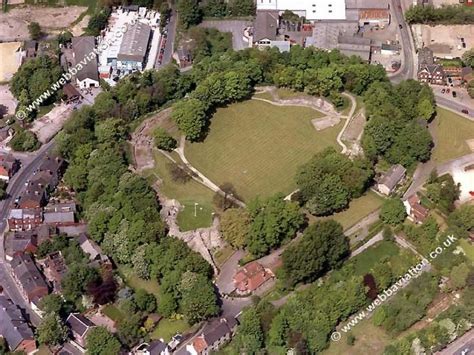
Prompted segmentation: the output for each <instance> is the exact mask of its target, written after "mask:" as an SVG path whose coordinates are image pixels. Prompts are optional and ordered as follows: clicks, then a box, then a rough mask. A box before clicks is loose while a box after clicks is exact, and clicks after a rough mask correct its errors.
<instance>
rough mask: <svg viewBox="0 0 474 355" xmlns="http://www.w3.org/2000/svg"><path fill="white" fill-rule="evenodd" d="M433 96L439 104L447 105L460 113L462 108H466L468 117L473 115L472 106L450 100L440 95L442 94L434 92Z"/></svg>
mask: <svg viewBox="0 0 474 355" xmlns="http://www.w3.org/2000/svg"><path fill="white" fill-rule="evenodd" d="M435 98H436V103H437V104H438V105H440V106H444V107H447V108H449V109H451V110H453V111H456V112H459V113H460V114H461V113H462V110H467V111H468V112H469V113H468V116H469V117H474V110H473V109H472V107H470V106H467V105H464V104H462V103H460V102H455V101H453V100H450V99H448V98H446V97H445V96H442V94H438V93H435Z"/></svg>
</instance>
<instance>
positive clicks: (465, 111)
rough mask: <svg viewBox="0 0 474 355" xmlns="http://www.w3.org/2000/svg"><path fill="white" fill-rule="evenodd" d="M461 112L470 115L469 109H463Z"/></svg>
mask: <svg viewBox="0 0 474 355" xmlns="http://www.w3.org/2000/svg"><path fill="white" fill-rule="evenodd" d="M461 112H462V113H464V114H466V115H469V111H468V110H466V109H463V110H461Z"/></svg>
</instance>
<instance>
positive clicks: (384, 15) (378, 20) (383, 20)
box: [359, 9, 390, 28]
mask: <svg viewBox="0 0 474 355" xmlns="http://www.w3.org/2000/svg"><path fill="white" fill-rule="evenodd" d="M388 25H390V10H389V9H368V10H360V11H359V26H360V27H363V26H375V27H380V28H384V27H385V26H388Z"/></svg>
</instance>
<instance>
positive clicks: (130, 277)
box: [118, 265, 160, 298]
mask: <svg viewBox="0 0 474 355" xmlns="http://www.w3.org/2000/svg"><path fill="white" fill-rule="evenodd" d="M118 271H119V273H120V275H122V277H123V279H124V280H125V282H126V283H127V285H129V286H130V287H131V288H133V289H134V290H138V289H140V288H142V289H144V290H145V291H147V292H148V293H152V294H154V295H155V297H157V298H158V297H159V293H160V285H159V284H158V281H156V280H143V279H141V278H139V277H138V276H137V275H136V274H135V273H134V272H133V270H132V269H131V268H130V267H128V266H124V265H119V266H118Z"/></svg>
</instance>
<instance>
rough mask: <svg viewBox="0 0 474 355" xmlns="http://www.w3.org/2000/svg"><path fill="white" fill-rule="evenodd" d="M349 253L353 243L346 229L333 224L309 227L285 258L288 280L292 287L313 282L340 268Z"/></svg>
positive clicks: (326, 222)
mask: <svg viewBox="0 0 474 355" xmlns="http://www.w3.org/2000/svg"><path fill="white" fill-rule="evenodd" d="M348 253H349V240H348V238H347V237H346V236H345V235H344V233H343V231H342V226H341V225H340V224H339V223H337V222H336V221H333V220H328V221H324V222H316V223H315V224H313V225H311V226H309V227H308V228H307V229H306V230H305V232H304V233H303V237H302V238H301V240H300V241H299V242H298V243H297V244H293V245H290V246H289V247H288V248H287V249H286V250H285V251H284V252H283V255H282V259H283V271H284V274H285V279H286V281H287V282H288V283H289V284H290V285H295V284H296V283H298V282H300V281H304V282H307V281H313V280H315V279H316V278H318V277H319V276H321V275H322V274H323V273H324V272H327V271H329V270H331V269H333V268H335V267H338V266H339V265H340V264H341V262H342V260H343V259H344V258H345V257H346V256H347V255H348Z"/></svg>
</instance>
